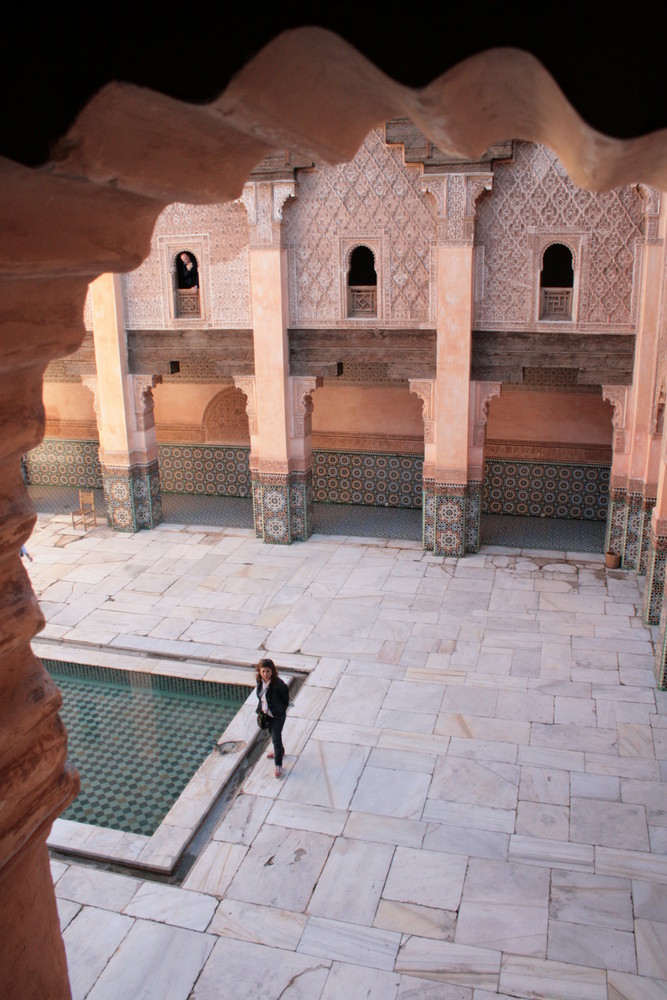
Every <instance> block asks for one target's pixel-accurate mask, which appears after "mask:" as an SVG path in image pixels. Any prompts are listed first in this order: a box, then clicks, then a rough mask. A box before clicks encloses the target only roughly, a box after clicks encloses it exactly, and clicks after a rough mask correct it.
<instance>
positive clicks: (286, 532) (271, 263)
mask: <svg viewBox="0 0 667 1000" xmlns="http://www.w3.org/2000/svg"><path fill="white" fill-rule="evenodd" d="M294 195H295V184H294V182H293V181H258V182H251V183H248V184H246V185H245V188H244V190H243V197H242V199H241V200H242V201H243V203H244V205H245V206H246V209H247V212H248V221H249V231H250V281H251V300H252V324H253V346H254V356H255V383H254V394H255V414H256V426H257V434H256V437H255V439H254V440H253V438H252V435H251V463H250V467H251V474H252V497H253V510H254V520H255V533H256V534H257V537H258V538H263V539H264V541H265V542H273V543H278V544H289V543H290V542H293V541H301V540H303V539H305V538H308V536H309V535H310V534H311V533H312V492H313V487H312V476H313V471H312V449H311V448H310V440H309V438H310V421H309V420H305V419H304V418H305V417H306V416H307V414H306V412H305V411H304V412H301V410H302V409H303V407H304V406H306V403H305V398H306V396H307V391H304V392H302V393H301V396H300V397H299V398H298V399H295V385H294V383H299V382H301V381H303V380H299V379H295V380H292V379H290V377H289V343H288V337H287V323H288V293H287V251H286V249H285V248H284V247H283V246H282V242H281V234H282V211H283V206H284V204H285V202H286V201H287V200H288V198H291V197H294ZM237 384H238V382H237ZM312 388H315V386H314V385H313V386H312ZM298 395H299V393H298V390H297V396H298ZM306 431H307V436H308V441H306V440H305V436H306Z"/></svg>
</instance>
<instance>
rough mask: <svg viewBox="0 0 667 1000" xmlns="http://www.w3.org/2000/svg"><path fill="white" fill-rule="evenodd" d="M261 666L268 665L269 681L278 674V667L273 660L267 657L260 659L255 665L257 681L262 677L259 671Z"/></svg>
mask: <svg viewBox="0 0 667 1000" xmlns="http://www.w3.org/2000/svg"><path fill="white" fill-rule="evenodd" d="M262 667H268V669H269V670H270V671H271V681H272V680H273V679H274V678H275V677H277V676H278V668H277V666H276V665H275V663H274V662H273V660H269V659H265V660H260V661H259V663H258V664H257V666H256V667H255V676H256V677H257V680H258V681H260V680H261V679H262V675H261V673H260V670H261V669H262ZM271 681H269V684H270V683H271Z"/></svg>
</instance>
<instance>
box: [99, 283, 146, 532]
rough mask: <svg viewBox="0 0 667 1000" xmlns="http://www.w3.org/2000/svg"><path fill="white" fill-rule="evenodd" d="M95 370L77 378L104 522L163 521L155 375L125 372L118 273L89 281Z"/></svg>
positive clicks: (133, 527)
mask: <svg viewBox="0 0 667 1000" xmlns="http://www.w3.org/2000/svg"><path fill="white" fill-rule="evenodd" d="M90 291H91V302H92V311H93V339H94V343H95V365H96V370H97V375H96V376H92V377H88V376H84V378H83V379H82V381H83V382H84V384H86V385H87V386H88V387H89V388H90V389H92V391H93V393H94V396H95V414H96V416H97V426H98V432H99V439H100V466H101V470H102V485H103V487H104V500H105V504H106V511H107V521H108V522H109V524H110V526H111V527H112V528H114V529H115V530H116V531H139V530H140V529H141V528H153V527H155V525H156V524H159V523H160V521H161V520H162V496H161V491H160V468H159V464H158V448H157V440H156V437H155V421H154V419H153V397H152V394H151V389H152V388H153V386H155V385H156V383H157V382H160V381H161V380H162V379H161V377H160V376H151V375H147V376H143V375H130V374H129V372H128V363H127V337H126V333H125V323H124V317H123V293H122V285H121V279H120V276H119V275H117V274H103V275H101V276H100V277H99V278H98V279H97V280H96V281H94V282H93V283H92V284H91V286H90Z"/></svg>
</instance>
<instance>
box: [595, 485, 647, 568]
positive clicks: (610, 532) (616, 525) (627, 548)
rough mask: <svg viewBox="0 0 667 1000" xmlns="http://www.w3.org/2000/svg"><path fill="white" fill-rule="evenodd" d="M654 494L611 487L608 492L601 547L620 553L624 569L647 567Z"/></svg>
mask: <svg viewBox="0 0 667 1000" xmlns="http://www.w3.org/2000/svg"><path fill="white" fill-rule="evenodd" d="M654 506H655V498H653V497H647V496H645V495H643V494H642V493H628V492H627V491H626V490H624V489H612V490H611V491H610V494H609V508H608V514H607V534H606V539H605V550H606V551H607V552H615V553H616V554H617V555H620V556H621V557H622V565H623V568H624V569H632V570H634V571H635V572H636V573H640V574H644V573H646V571H647V566H648V556H649V548H650V530H651V512H652V510H653V507H654Z"/></svg>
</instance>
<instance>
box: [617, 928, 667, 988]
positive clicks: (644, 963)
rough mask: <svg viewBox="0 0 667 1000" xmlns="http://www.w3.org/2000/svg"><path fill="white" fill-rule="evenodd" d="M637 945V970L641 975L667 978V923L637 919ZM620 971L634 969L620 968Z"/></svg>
mask: <svg viewBox="0 0 667 1000" xmlns="http://www.w3.org/2000/svg"><path fill="white" fill-rule="evenodd" d="M635 942H636V945H637V972H638V973H639V975H640V976H649V977H652V978H654V979H665V980H667V954H666V953H665V925H664V923H662V921H657V920H646V919H643V918H642V919H639V920H635ZM620 971H626V972H627V971H630V972H631V971H633V970H632V969H630V970H627V969H626V970H620Z"/></svg>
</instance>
